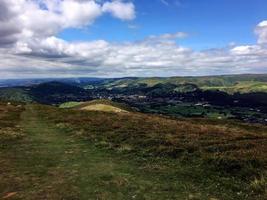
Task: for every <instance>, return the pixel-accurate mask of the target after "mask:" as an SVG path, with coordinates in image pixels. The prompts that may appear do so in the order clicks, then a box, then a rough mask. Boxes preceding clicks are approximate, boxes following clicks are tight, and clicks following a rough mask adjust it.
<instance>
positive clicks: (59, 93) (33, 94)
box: [0, 82, 92, 104]
mask: <svg viewBox="0 0 267 200" xmlns="http://www.w3.org/2000/svg"><path fill="white" fill-rule="evenodd" d="M90 96H91V95H90V93H89V92H88V91H86V90H85V89H83V88H81V87H78V86H75V85H70V84H66V83H62V82H46V83H41V84H37V85H32V86H27V87H26V86H25V87H9V88H0V99H1V100H9V101H18V102H38V103H43V104H60V103H63V102H67V101H86V100H91V99H92V98H91V97H90Z"/></svg>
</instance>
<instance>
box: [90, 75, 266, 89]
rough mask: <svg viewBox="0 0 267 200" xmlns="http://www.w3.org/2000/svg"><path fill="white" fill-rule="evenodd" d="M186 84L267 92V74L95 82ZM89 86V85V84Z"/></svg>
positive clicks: (117, 85)
mask: <svg viewBox="0 0 267 200" xmlns="http://www.w3.org/2000/svg"><path fill="white" fill-rule="evenodd" d="M166 83H168V84H173V85H177V86H179V85H184V84H193V85H195V86H197V87H198V88H199V89H203V90H219V91H223V92H227V93H229V94H233V93H236V92H239V93H251V92H267V75H266V74H256V75H253V74H243V75H222V76H203V77H166V78H163V77H153V78H122V79H106V80H103V81H102V82H101V83H98V84H95V85H94V84H93V85H94V86H96V87H99V86H100V87H104V88H107V89H114V88H117V89H118V88H134V87H139V86H143V87H144V86H145V87H154V86H155V85H157V84H166ZM87 87H88V88H89V86H87Z"/></svg>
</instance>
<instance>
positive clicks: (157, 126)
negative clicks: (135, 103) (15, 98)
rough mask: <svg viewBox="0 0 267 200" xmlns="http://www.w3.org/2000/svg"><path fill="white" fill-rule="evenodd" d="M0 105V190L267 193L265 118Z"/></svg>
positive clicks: (243, 197) (165, 195) (232, 196)
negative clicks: (251, 120)
mask: <svg viewBox="0 0 267 200" xmlns="http://www.w3.org/2000/svg"><path fill="white" fill-rule="evenodd" d="M0 110H1V112H0V119H1V120H0V132H1V134H0V141H1V143H0V144H1V145H0V163H1V169H0V195H1V197H10V198H12V199H51V200H52V199H88V197H90V198H91V199H132V198H134V199H201V200H202V199H203V200H205V199H207V200H211V199H224V200H228V199H229V200H254V199H265V197H266V167H267V160H266V158H267V142H266V141H267V135H266V133H267V129H266V127H265V126H259V125H249V124H243V123H238V122H235V121H227V120H223V121H222V120H211V121H210V120H205V119H198V120H191V119H188V120H173V119H168V118H164V117H160V116H157V115H147V114H141V113H137V112H134V113H123V114H122V113H109V112H97V111H88V112H84V111H80V110H77V109H59V108H56V107H51V106H44V105H38V104H33V105H31V104H28V105H22V104H11V105H7V103H0ZM14 146H16V148H14ZM37 166H38V167H37ZM166 180H168V181H167V182H166ZM66 191H68V192H66Z"/></svg>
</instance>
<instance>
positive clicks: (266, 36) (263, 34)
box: [255, 20, 267, 44]
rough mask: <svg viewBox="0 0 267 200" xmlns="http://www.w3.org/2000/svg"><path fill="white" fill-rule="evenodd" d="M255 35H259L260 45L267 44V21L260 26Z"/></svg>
mask: <svg viewBox="0 0 267 200" xmlns="http://www.w3.org/2000/svg"><path fill="white" fill-rule="evenodd" d="M255 33H256V34H257V35H258V43H259V44H267V20H265V21H262V22H261V23H259V24H258V26H257V27H256V30H255Z"/></svg>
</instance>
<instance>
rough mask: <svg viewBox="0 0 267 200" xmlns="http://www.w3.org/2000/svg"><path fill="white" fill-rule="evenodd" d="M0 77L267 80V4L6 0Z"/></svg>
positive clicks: (0, 4)
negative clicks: (232, 77) (236, 77)
mask: <svg viewBox="0 0 267 200" xmlns="http://www.w3.org/2000/svg"><path fill="white" fill-rule="evenodd" d="M0 27H1V28H0V59H1V62H0V77H5V78H28V77H31V78H32V77H34V78H36V77H77V76H79V77H123V76H200V75H221V74H244V73H254V74H255V73H267V1H266V0H57V1H56V0H19V1H18V0H1V1H0Z"/></svg>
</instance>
